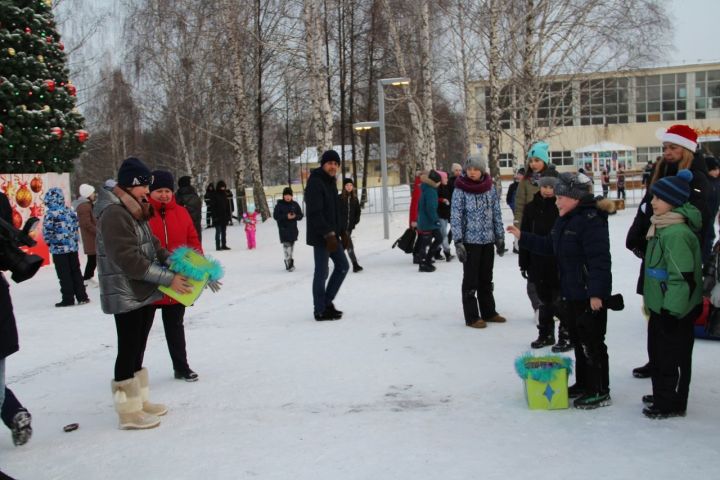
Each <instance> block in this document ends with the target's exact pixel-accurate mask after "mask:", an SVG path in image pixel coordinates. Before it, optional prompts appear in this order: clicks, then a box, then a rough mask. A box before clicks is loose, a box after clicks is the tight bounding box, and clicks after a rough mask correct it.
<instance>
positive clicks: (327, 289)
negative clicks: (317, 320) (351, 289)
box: [312, 242, 350, 314]
mask: <svg viewBox="0 0 720 480" xmlns="http://www.w3.org/2000/svg"><path fill="white" fill-rule="evenodd" d="M313 253H314V255H315V275H314V276H313V284H312V292H313V307H314V309H315V313H317V314H321V313H323V312H324V311H325V307H327V305H328V304H329V303H332V301H333V300H334V299H335V295H337V293H338V290H340V286H341V285H342V283H343V280H345V275H347V272H348V270H349V269H350V264H349V263H348V261H347V257H345V251H344V250H343V246H342V244H341V243H340V242H338V248H337V250H335V251H334V252H333V253H330V252H328V251H327V249H326V248H325V246H321V247H317V246H314V247H313ZM329 259H332V261H333V272H332V275H330V280H329V281H328V282H327V285H325V279H327V277H328V273H329V267H328V260H329Z"/></svg>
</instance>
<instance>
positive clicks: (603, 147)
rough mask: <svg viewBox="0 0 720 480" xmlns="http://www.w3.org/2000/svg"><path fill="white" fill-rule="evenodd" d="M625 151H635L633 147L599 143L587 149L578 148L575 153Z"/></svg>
mask: <svg viewBox="0 0 720 480" xmlns="http://www.w3.org/2000/svg"><path fill="white" fill-rule="evenodd" d="M627 150H631V151H635V147H630V146H628V145H622V144H620V143H613V142H600V143H595V144H593V145H588V146H587V147H582V148H578V149H577V150H575V153H594V152H624V151H627Z"/></svg>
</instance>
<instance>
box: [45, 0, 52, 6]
mask: <svg viewBox="0 0 720 480" xmlns="http://www.w3.org/2000/svg"><path fill="white" fill-rule="evenodd" d="M45 5H46V6H47V7H49V8H52V0H45Z"/></svg>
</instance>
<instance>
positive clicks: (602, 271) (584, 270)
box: [519, 195, 613, 301]
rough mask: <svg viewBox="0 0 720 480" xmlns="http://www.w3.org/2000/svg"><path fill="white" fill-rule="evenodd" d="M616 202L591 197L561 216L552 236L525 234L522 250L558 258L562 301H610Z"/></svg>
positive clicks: (521, 245)
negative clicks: (611, 229)
mask: <svg viewBox="0 0 720 480" xmlns="http://www.w3.org/2000/svg"><path fill="white" fill-rule="evenodd" d="M612 209H613V206H612V202H610V201H608V200H596V199H595V198H593V197H592V196H590V195H588V196H586V197H585V198H584V199H582V200H581V201H580V203H579V204H578V206H577V207H575V209H574V210H572V211H571V212H569V213H568V214H566V215H565V216H562V217H558V219H557V220H556V221H555V225H554V226H553V228H552V232H551V233H550V235H546V236H541V235H536V234H533V233H529V232H525V231H523V232H522V235H521V237H520V242H519V246H520V248H527V249H528V250H530V251H531V252H532V253H537V254H541V255H555V257H556V258H557V265H558V271H559V273H560V296H561V299H562V300H567V301H584V300H588V299H590V298H591V297H598V298H600V299H607V298H608V297H609V296H610V292H611V290H612V273H611V271H610V267H611V265H612V261H611V258H610V235H609V232H608V220H607V217H608V211H612Z"/></svg>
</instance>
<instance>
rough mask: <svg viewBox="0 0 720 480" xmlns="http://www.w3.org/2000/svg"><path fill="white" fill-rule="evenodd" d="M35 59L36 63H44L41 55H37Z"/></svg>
mask: <svg viewBox="0 0 720 480" xmlns="http://www.w3.org/2000/svg"><path fill="white" fill-rule="evenodd" d="M37 59H38V62H40V63H45V57H43V56H42V55H38V56H37Z"/></svg>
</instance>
